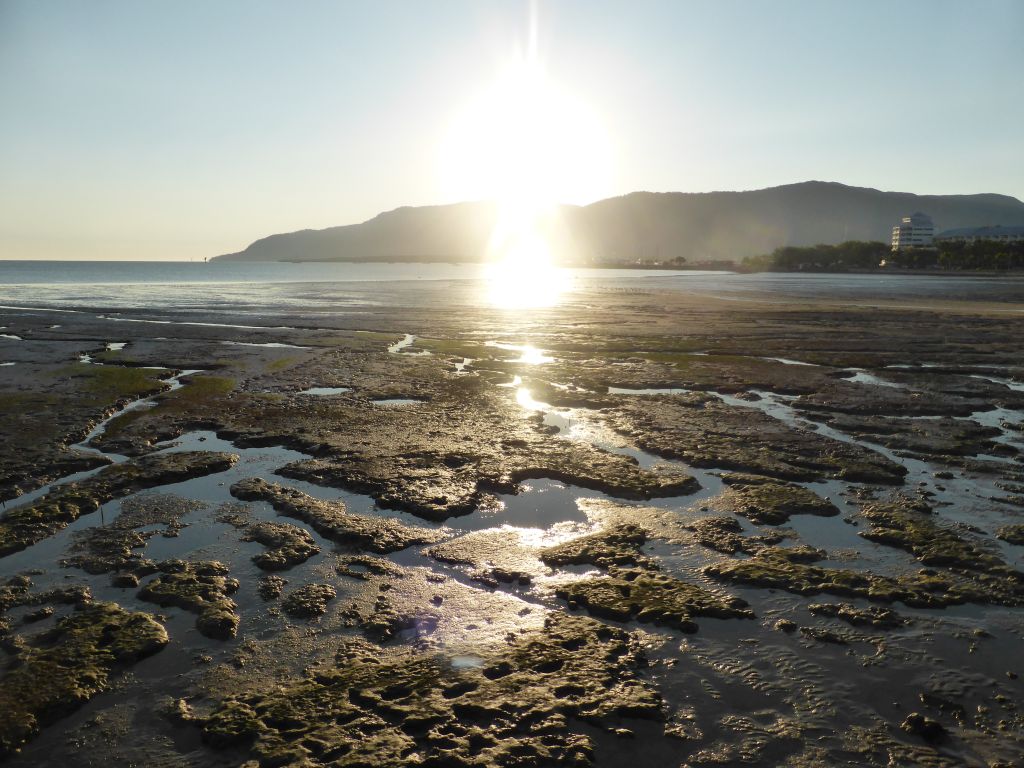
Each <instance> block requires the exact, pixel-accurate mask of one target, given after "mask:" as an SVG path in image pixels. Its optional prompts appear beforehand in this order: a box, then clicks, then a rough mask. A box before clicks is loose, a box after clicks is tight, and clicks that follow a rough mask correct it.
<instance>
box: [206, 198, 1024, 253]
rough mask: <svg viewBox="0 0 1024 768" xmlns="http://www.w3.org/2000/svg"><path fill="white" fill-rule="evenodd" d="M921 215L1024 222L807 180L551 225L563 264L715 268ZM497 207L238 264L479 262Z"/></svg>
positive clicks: (461, 210)
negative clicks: (295, 262)
mask: <svg viewBox="0 0 1024 768" xmlns="http://www.w3.org/2000/svg"><path fill="white" fill-rule="evenodd" d="M912 211H926V212H927V213H928V215H929V216H931V218H932V219H933V220H934V221H935V222H936V226H937V227H938V228H940V229H942V230H947V229H957V228H962V227H977V226H985V225H1003V226H1019V225H1024V202H1021V201H1020V200H1018V199H1016V198H1014V197H1009V196H1007V195H997V194H974V195H915V194H911V193H907V192H883V191H880V190H877V189H870V188H865V187H851V186H847V185H845V184H839V183H836V182H824V181H807V182H802V183H799V184H787V185H784V186H779V187H770V188H767V189H759V190H752V191H745V192H707V193H685V192H633V193H631V194H628V195H624V196H622V197H614V198H608V199H605V200H599V201H597V202H595V203H591V204H590V205H586V206H563V207H562V208H561V209H560V210H559V213H560V216H559V217H558V228H557V231H555V232H554V233H553V237H554V238H555V239H556V241H557V252H558V253H559V254H560V255H561V258H562V259H563V261H564V262H565V263H567V264H576V265H592V266H610V265H628V264H638V263H641V264H647V265H651V266H654V265H663V266H676V267H680V266H685V267H690V268H694V267H702V266H706V267H709V268H715V267H719V268H720V267H721V266H723V265H726V264H728V263H729V262H733V263H735V264H737V265H739V264H741V263H742V262H743V260H744V259H749V258H752V257H758V256H762V255H764V254H770V253H772V252H773V251H774V250H775V249H777V248H784V247H807V246H814V245H819V244H825V245H837V244H839V243H844V242H848V241H857V240H860V241H879V242H885V243H888V242H889V240H890V234H891V232H892V228H893V225H894V224H896V223H899V221H900V220H901V218H902V217H904V216H906V215H907V214H908V213H910V212H912ZM494 217H495V208H494V206H493V204H490V203H483V202H479V203H476V202H470V203H455V204H452V205H437V206H423V207H405V208H398V209H396V210H393V211H388V212H386V213H381V214H379V215H377V216H375V217H374V218H372V219H370V220H368V221H365V222H362V223H360V224H350V225H347V226H339V227H330V228H328V229H320V230H311V229H309V230H302V231H299V232H290V233H286V234H276V235H270V236H269V237H264V238H261V239H259V240H257V241H255V242H254V243H252V244H251V245H249V246H248V247H247V248H245V249H244V250H242V251H239V252H238V253H230V254H225V255H223V256H218V257H216V258H218V259H223V260H232V261H354V262H374V261H378V262H379V261H408V262H456V263H459V262H475V261H479V260H480V259H481V255H482V254H483V253H485V251H486V245H487V241H488V237H489V236H490V232H491V230H492V227H493V223H494Z"/></svg>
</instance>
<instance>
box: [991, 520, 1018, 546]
mask: <svg viewBox="0 0 1024 768" xmlns="http://www.w3.org/2000/svg"><path fill="white" fill-rule="evenodd" d="M996 537H998V538H1000V539H1002V540H1003V541H1005V542H1006V543H1007V544H1017V545H1020V546H1024V525H1004V526H1003V527H1002V528H1000V529H999V530H998V531H996Z"/></svg>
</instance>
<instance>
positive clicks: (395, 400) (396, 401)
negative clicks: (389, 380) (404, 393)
mask: <svg viewBox="0 0 1024 768" xmlns="http://www.w3.org/2000/svg"><path fill="white" fill-rule="evenodd" d="M370 402H372V403H373V404H374V405H383V406H384V407H386V408H390V407H393V406H402V405H418V404H419V403H422V402H424V401H423V400H417V399H415V398H412V397H385V398H383V399H381V400H371V401H370Z"/></svg>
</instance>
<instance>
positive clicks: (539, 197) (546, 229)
mask: <svg viewBox="0 0 1024 768" xmlns="http://www.w3.org/2000/svg"><path fill="white" fill-rule="evenodd" d="M531 22H532V23H531V27H532V30H531V41H530V45H529V47H528V50H527V52H526V54H525V55H521V56H519V57H517V58H516V59H515V60H514V61H512V62H511V63H510V64H509V65H508V66H507V67H506V68H505V70H504V71H503V72H502V73H501V74H500V76H499V77H498V78H497V79H496V80H495V81H494V83H492V84H491V86H490V87H488V88H486V89H485V90H484V91H483V92H482V93H481V94H479V95H478V96H477V97H476V98H475V99H473V100H472V101H471V102H470V104H469V105H468V107H467V108H466V109H465V110H463V111H462V113H461V114H459V115H458V117H457V118H456V120H455V121H454V123H453V126H452V129H451V131H450V134H449V137H448V141H447V143H446V145H445V148H444V152H443V160H442V169H443V174H444V183H445V186H446V195H447V196H448V197H449V198H452V199H462V200H465V199H471V200H493V201H494V202H495V204H496V206H497V209H496V217H495V225H494V230H493V232H492V234H491V237H490V241H489V243H488V247H487V254H486V257H487V259H486V260H487V268H486V272H485V278H486V281H487V285H488V297H487V298H488V300H489V302H490V303H491V304H493V305H495V306H498V307H504V308H509V309H524V308H530V307H545V306H551V305H553V304H555V303H556V302H557V301H558V300H559V297H560V296H561V295H562V294H563V293H564V292H565V291H566V290H567V289H568V288H569V287H570V284H569V280H568V274H567V272H566V271H565V270H564V269H560V268H559V267H558V265H559V264H563V263H566V262H569V261H571V260H572V258H573V255H574V254H573V253H572V242H571V241H570V240H569V238H567V237H566V236H565V228H564V227H563V226H562V224H561V221H560V212H559V205H560V204H563V203H575V204H580V203H586V202H590V201H592V200H594V199H597V198H600V197H602V196H605V195H606V194H608V193H609V178H610V173H609V169H610V162H609V161H610V157H611V152H610V149H609V140H608V136H607V134H606V132H605V131H604V130H603V127H602V125H601V121H600V120H599V119H598V118H597V116H596V114H595V113H594V112H593V111H591V110H590V109H588V108H587V106H586V105H585V104H584V103H583V102H582V101H581V100H579V99H577V98H575V97H574V96H573V95H572V94H571V93H569V92H568V91H567V90H566V89H564V88H562V87H561V86H560V85H559V84H558V83H556V82H555V81H554V80H552V79H551V78H550V77H548V76H547V73H546V72H545V70H544V67H543V65H542V63H541V61H540V58H539V56H538V55H537V45H536V21H535V17H534V19H532V20H531Z"/></svg>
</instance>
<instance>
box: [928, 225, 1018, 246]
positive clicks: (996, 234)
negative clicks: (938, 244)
mask: <svg viewBox="0 0 1024 768" xmlns="http://www.w3.org/2000/svg"><path fill="white" fill-rule="evenodd" d="M935 239H936V240H958V241H960V242H962V243H973V242H975V241H977V240H994V241H996V242H1000V243H1019V242H1021V241H1024V227H1003V226H1000V225H998V224H997V225H996V226H994V227H961V228H959V229H947V230H946V231H945V232H940V233H939V234H937V235H936V236H935Z"/></svg>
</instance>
